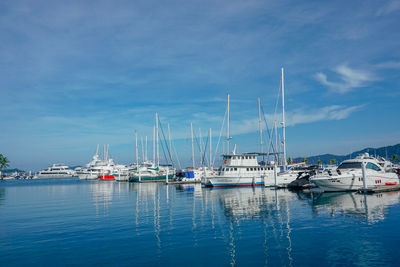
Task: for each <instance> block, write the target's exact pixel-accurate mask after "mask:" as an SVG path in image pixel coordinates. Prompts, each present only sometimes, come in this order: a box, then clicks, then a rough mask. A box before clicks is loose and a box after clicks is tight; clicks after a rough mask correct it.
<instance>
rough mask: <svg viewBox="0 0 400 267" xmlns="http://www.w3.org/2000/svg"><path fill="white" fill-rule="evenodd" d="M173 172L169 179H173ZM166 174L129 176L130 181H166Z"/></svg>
mask: <svg viewBox="0 0 400 267" xmlns="http://www.w3.org/2000/svg"><path fill="white" fill-rule="evenodd" d="M173 177H174V175H173V174H170V175H168V179H172V178H173ZM166 180H167V179H166V175H155V176H141V177H140V179H139V176H131V177H129V182H147V181H154V182H156V181H166Z"/></svg>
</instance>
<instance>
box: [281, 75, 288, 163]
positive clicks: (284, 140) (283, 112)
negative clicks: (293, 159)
mask: <svg viewBox="0 0 400 267" xmlns="http://www.w3.org/2000/svg"><path fill="white" fill-rule="evenodd" d="M283 72H284V69H283V67H282V134H283V140H282V142H283V166H284V169H285V170H286V165H287V164H286V163H287V162H286V136H285V83H284V76H283Z"/></svg>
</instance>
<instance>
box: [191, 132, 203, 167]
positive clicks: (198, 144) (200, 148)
mask: <svg viewBox="0 0 400 267" xmlns="http://www.w3.org/2000/svg"><path fill="white" fill-rule="evenodd" d="M193 136H194V140H195V141H196V144H197V147H198V148H199V150H200V153H201V154H202V153H203V150H202V147H201V146H200V141H199V139H197V136H196V133H193ZM199 138H200V137H199ZM200 167H203V162H202V161H201V158H200Z"/></svg>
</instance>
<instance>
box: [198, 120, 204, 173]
mask: <svg viewBox="0 0 400 267" xmlns="http://www.w3.org/2000/svg"><path fill="white" fill-rule="evenodd" d="M199 139H200V141H199V143H200V167H203V164H204V162H203V142H202V141H201V139H202V136H201V129H200V127H199Z"/></svg>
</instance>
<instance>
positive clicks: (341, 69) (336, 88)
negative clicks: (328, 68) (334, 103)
mask: <svg viewBox="0 0 400 267" xmlns="http://www.w3.org/2000/svg"><path fill="white" fill-rule="evenodd" d="M334 71H335V72H336V73H337V75H338V76H339V77H340V81H338V82H332V81H329V80H328V77H327V75H326V74H324V73H322V72H318V73H316V74H315V79H316V80H317V81H319V82H320V83H321V84H323V85H325V86H327V87H328V88H329V89H330V90H331V91H333V92H336V93H339V94H344V93H348V92H350V91H352V90H354V89H356V88H360V87H364V86H366V85H367V84H368V82H371V81H374V80H376V77H375V75H374V74H373V73H371V72H369V71H365V70H357V69H352V68H350V67H348V66H347V65H340V66H338V67H336V68H335V70H334Z"/></svg>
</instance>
